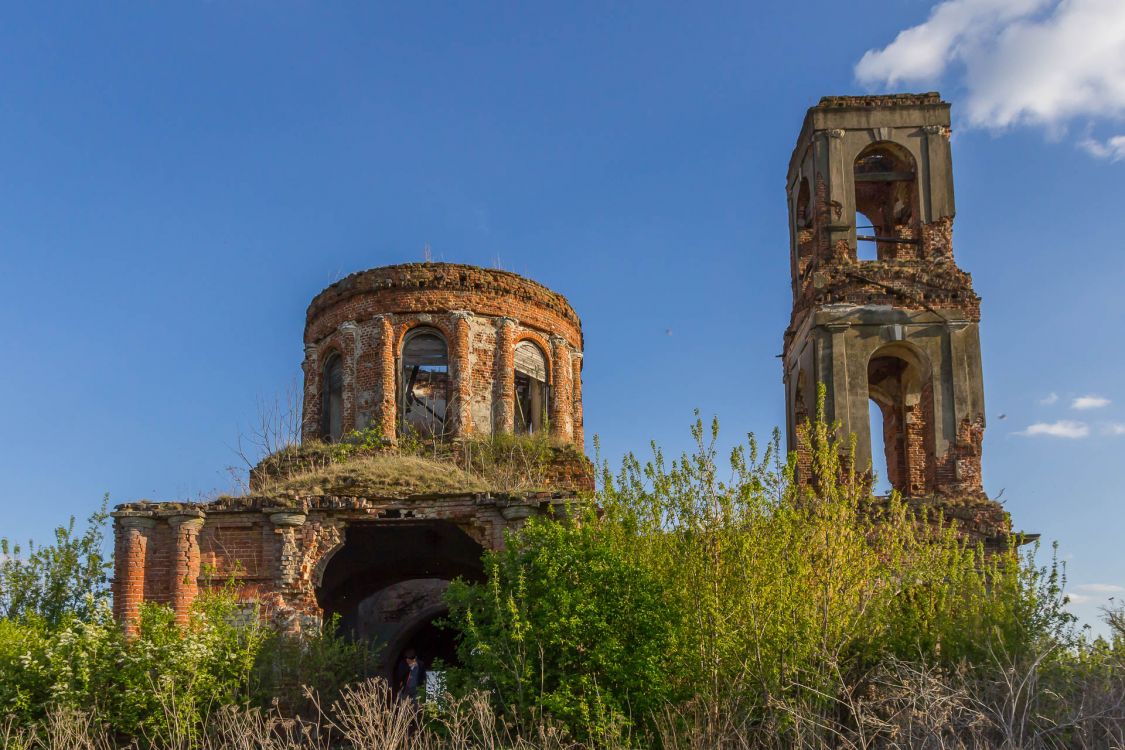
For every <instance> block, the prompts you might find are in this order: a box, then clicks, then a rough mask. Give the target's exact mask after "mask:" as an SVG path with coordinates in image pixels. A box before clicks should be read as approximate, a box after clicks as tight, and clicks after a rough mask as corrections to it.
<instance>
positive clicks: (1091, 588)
mask: <svg viewBox="0 0 1125 750" xmlns="http://www.w3.org/2000/svg"><path fill="white" fill-rule="evenodd" d="M1074 588H1075V589H1076V590H1077V591H1085V592H1086V593H1088V594H1120V593H1121V592H1123V591H1125V586H1118V585H1117V584H1116V583H1083V584H1081V585H1079V586H1075V587H1074Z"/></svg>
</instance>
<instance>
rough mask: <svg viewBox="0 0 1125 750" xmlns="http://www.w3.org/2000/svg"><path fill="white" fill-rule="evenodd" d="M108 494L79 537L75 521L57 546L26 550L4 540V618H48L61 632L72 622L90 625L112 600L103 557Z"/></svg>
mask: <svg viewBox="0 0 1125 750" xmlns="http://www.w3.org/2000/svg"><path fill="white" fill-rule="evenodd" d="M108 503H109V495H108V494H107V495H106V496H105V498H103V500H102V504H101V508H100V509H99V510H97V511H96V512H94V513H93V514H92V515H91V516H90V518H89V519H88V520H87V524H86V529H85V530H84V531H83V532H82V534H81V535H80V536H76V535H75V530H74V518H73V517H72V518H71V519H70V522H69V523H68V524H67V525H66V526H59V527H58V528H56V529H55V542H54V544H49V545H45V546H38V547H37V546H36V545H35V544H33V543H31V542H29V543H28V545H27V548H26V549H22V548H21V547H20V546H19V545H17V544H14V543H12V542H11V541H10V540H8V539H6V538H5V539H0V617H2V618H8V619H19V620H23V619H27V618H31V617H38V618H42V619H43V620H44V621H45V622H46V623H47V624H48V625H50V626H55V625H58V624H59V623H61V622H62V621H63V620H64V619H67V618H72V617H73V618H77V619H79V620H88V619H90V618H91V617H93V616H94V614H95V613H96V612H97V610H98V608H99V607H100V606H101V605H102V604H103V603H105V602H107V601H108V600H109V586H108V575H109V569H110V567H111V565H112V563H111V562H110V560H108V559H107V558H106V557H105V556H104V555H103V554H102V546H103V542H104V539H105V525H106V521H107V519H108V518H109V514H108V513H107V512H106V507H107V505H108Z"/></svg>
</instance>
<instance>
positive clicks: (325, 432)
mask: <svg viewBox="0 0 1125 750" xmlns="http://www.w3.org/2000/svg"><path fill="white" fill-rule="evenodd" d="M320 382H321V405H320V437H321V439H322V440H326V441H328V442H329V443H334V442H336V441H337V440H339V439H340V437H341V436H342V435H343V434H344V360H343V359H342V358H341V357H340V355H339V354H336V353H333V354H332V355H331V356H329V357H328V359H327V360H326V361H325V363H324V372H323V373H322V374H321V381H320Z"/></svg>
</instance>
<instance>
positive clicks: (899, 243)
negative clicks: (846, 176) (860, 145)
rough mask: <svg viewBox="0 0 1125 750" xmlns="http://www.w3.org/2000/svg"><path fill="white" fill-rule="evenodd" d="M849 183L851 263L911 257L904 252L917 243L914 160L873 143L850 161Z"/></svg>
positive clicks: (887, 144) (889, 145) (898, 148)
mask: <svg viewBox="0 0 1125 750" xmlns="http://www.w3.org/2000/svg"><path fill="white" fill-rule="evenodd" d="M852 179H853V183H854V186H855V230H856V257H857V259H859V260H894V259H895V258H899V257H903V256H906V257H911V256H913V254H914V253H913V252H904V248H907V247H911V246H913V245H916V244H917V242H918V170H917V166H916V164H915V161H914V156H913V155H912V154H911V153H910V151H909V150H908V149H907V148H906V147H904V146H902V145H901V144H898V143H893V142H891V141H876V142H875V143H872V144H870V145H869V146H867V147H866V148H864V149H863V150H862V151H860V152H859V154H858V155H857V156H856V158H855V162H854V163H853V169H852ZM872 248H873V249H874V251H873V252H872Z"/></svg>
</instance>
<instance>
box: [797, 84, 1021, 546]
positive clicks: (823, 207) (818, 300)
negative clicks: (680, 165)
mask: <svg viewBox="0 0 1125 750" xmlns="http://www.w3.org/2000/svg"><path fill="white" fill-rule="evenodd" d="M949 109H950V107H949V104H948V103H946V102H944V101H942V100H941V97H940V96H939V95H938V94H937V93H928V94H898V95H888V96H831V97H824V98H822V99H821V100H820V102H819V103H818V104H817V105H816V106H815V107H812V108H811V109H809V110H808V113H807V115H806V116H805V121H804V124H803V126H802V128H801V133H800V136H799V137H798V139H797V145H796V148H795V149H794V150H793V155H792V157H791V158H790V161H789V172H788V176H787V181H786V190H787V193H788V205H789V227H790V265H791V273H792V291H793V311H792V316H791V318H790V323H789V327H788V329H787V330H786V332H785V348H784V354H783V358H784V359H783V361H784V368H785V374H784V381H785V394H786V406H787V408H786V414H787V433H788V441H789V445H790V448H791V449H794V450H796V451H797V453H798V460H799V464H800V468H801V469H803V470H804V471H806V472H807V471H808V459H809V456H808V448H807V445H805V444H804V442H803V437H802V435H803V430H802V424H803V422H804V420H805V418H806V417H809V416H811V415H813V413H814V410H815V406H816V391H817V384H818V383H823V384H824V385H825V387H826V390H827V393H826V404H825V411H826V417H827V418H828V419H829V420H839V421H840V423H841V428H842V430H843V432H844V433H845V434H847V433H854V434H855V435H856V440H857V445H856V454H855V460H856V468H857V469H860V470H864V469H866V468H867V467H868V466H870V465H871V460H872V453H873V451H881V452H883V454H884V455H885V456H886V466H887V479H888V480H889V482H890V484H891V486H892V487H893V488H894V489H895V490H897V491H898V492H899V493H900V494H901V495H902V496H903V497H905V498H907V499H908V500H909V501H910V502H911V503H912V504H914V505H924V506H925V505H929V506H936V507H938V508H940V509H941V510H942V512H943V513H945V515H946V516H947V517H949V516H950V515H953V516H955V517H957V518H958V519H959V521H960V522H961V523H962V525H965V526H967V527H969V528H970V530H972V531H973V532H974V533H977V534H978V535H979V536H981V537H984V538H997V537H1003V536H1004V535H1005V534H1006V533H1007V531H1008V521H1007V516H1006V514H1005V513H1004V512H1003V511H1002V510H1001V509H1000V508H999V505H998V504H996V503H994V502H992V501H990V500H989V499H988V498H987V497H986V496H985V494H984V490H983V488H982V486H981V440H982V438H983V435H984V427H985V412H984V388H983V378H982V374H981V350H980V335H979V326H980V297H978V296H977V294H976V293H975V292H974V291H973V286H972V279H971V277H970V275H969V274H968V273H966V272H965V271H963V270H961V268H959V267H958V265H957V263H956V261H955V259H954V256H953V217H954V214H955V211H954V203H953V171H952V159H951V153H950V144H949V138H950V116H949ZM872 402H874V404H875V405H876V406H877V407H878V412H879V414H880V415H881V427H882V436H883V440H882V444H881V445H876V446H873V445H872V429H871V420H870V419H869V413H870V411H869V410H870V404H871V403H872ZM877 424H878V423H877ZM954 507H956V508H959V509H960V510H958V511H957V512H953V511H952V510H951V509H952V508H954Z"/></svg>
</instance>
